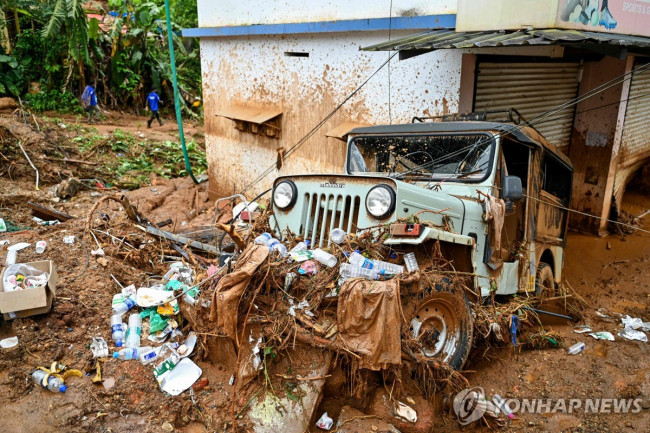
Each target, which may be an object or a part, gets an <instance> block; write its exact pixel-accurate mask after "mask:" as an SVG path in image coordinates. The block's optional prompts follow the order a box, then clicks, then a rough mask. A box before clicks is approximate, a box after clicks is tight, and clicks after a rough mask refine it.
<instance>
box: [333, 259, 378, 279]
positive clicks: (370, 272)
mask: <svg viewBox="0 0 650 433" xmlns="http://www.w3.org/2000/svg"><path fill="white" fill-rule="evenodd" d="M339 275H340V279H339V281H345V280H348V279H350V278H359V277H361V278H365V279H366V280H376V279H377V278H379V275H378V273H377V271H375V270H374V269H368V268H362V267H360V266H356V265H353V264H350V263H341V267H340V268H339Z"/></svg>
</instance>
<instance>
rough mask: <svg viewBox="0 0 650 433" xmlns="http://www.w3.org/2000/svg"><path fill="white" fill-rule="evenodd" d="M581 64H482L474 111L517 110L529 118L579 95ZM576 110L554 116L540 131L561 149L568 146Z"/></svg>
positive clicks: (539, 127) (538, 124)
mask: <svg viewBox="0 0 650 433" xmlns="http://www.w3.org/2000/svg"><path fill="white" fill-rule="evenodd" d="M578 70H579V64H578V63H551V62H549V63H483V62H481V63H479V66H478V72H477V78H476V92H475V97H474V111H481V110H502V109H503V110H507V109H509V108H515V109H517V110H518V111H519V112H520V113H521V114H522V115H523V116H524V117H525V118H526V119H532V118H533V117H535V116H537V115H539V114H542V113H544V112H546V111H548V110H551V109H554V108H556V107H557V106H558V105H560V104H563V103H565V102H567V101H569V100H572V99H574V98H575V97H576V96H577V95H578V85H579V83H578ZM573 117H574V107H573V106H571V107H568V108H565V109H563V110H560V111H558V112H556V113H554V114H552V115H551V116H550V117H549V119H550V121H547V122H540V123H535V124H534V125H535V127H536V128H537V130H538V131H539V132H540V133H541V134H542V135H543V136H544V137H545V138H546V139H547V140H548V141H550V142H551V143H553V144H555V145H556V146H558V147H560V148H564V147H565V146H568V144H569V140H570V138H571V128H572V127H573Z"/></svg>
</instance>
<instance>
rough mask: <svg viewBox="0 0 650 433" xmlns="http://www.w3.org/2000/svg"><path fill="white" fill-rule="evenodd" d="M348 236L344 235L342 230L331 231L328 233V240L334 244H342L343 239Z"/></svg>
mask: <svg viewBox="0 0 650 433" xmlns="http://www.w3.org/2000/svg"><path fill="white" fill-rule="evenodd" d="M347 235H348V234H347V233H345V230H343V229H338V228H337V229H332V231H331V232H330V240H331V241H332V242H334V243H335V244H342V243H343V242H345V238H346V236H347Z"/></svg>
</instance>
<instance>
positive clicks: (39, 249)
mask: <svg viewBox="0 0 650 433" xmlns="http://www.w3.org/2000/svg"><path fill="white" fill-rule="evenodd" d="M46 247H47V242H45V241H38V242H36V252H37V253H38V254H43V252H44V251H45V248H46Z"/></svg>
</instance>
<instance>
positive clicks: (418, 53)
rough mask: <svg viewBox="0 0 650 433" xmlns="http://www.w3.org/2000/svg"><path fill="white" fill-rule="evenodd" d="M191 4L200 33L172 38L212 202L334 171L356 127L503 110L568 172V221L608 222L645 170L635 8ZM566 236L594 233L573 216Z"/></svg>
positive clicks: (641, 58)
mask: <svg viewBox="0 0 650 433" xmlns="http://www.w3.org/2000/svg"><path fill="white" fill-rule="evenodd" d="M603 3H604V4H605V7H603ZM631 4H635V5H637V6H634V7H633V6H631ZM391 6H392V8H391ZM646 6H647V9H645V7H646ZM198 7H199V28H197V29H186V30H184V35H185V36H193V37H199V38H200V40H201V56H202V66H203V85H204V107H205V133H206V147H207V153H208V155H207V157H208V162H209V175H210V191H211V193H212V194H213V195H214V196H220V195H221V196H223V195H230V194H233V193H238V192H241V191H243V190H246V193H247V194H248V195H254V194H256V193H259V192H262V191H264V190H265V189H267V188H268V187H269V186H270V184H271V182H272V180H273V179H274V178H275V177H276V176H278V175H280V174H288V173H297V172H298V173H341V172H342V171H343V165H344V159H345V141H344V139H345V137H346V134H347V132H348V131H350V130H351V129H353V128H354V127H356V126H361V125H377V124H389V123H407V122H410V121H411V119H412V118H413V117H414V116H436V115H444V114H449V113H454V112H469V111H483V110H498V109H509V108H511V107H513V108H516V109H517V110H519V111H520V112H521V113H522V114H523V115H524V117H525V118H527V119H534V126H535V127H536V128H537V129H538V130H539V131H540V132H541V133H542V134H543V135H544V136H545V137H546V138H547V139H549V140H550V141H551V142H553V143H554V144H556V145H557V146H558V147H559V148H560V149H561V150H562V151H564V152H565V153H566V154H568V155H569V156H570V157H571V159H572V160H573V162H574V165H575V168H576V171H575V181H574V190H573V198H572V202H571V203H570V205H571V207H573V208H575V209H578V210H581V211H584V212H587V213H590V214H595V215H597V216H601V217H603V218H607V217H609V215H610V209H611V208H612V205H614V206H616V205H617V204H619V203H620V200H621V198H622V195H623V192H624V189H625V185H626V183H627V182H628V181H629V179H630V178H631V177H632V175H633V174H634V173H635V172H637V171H638V170H640V169H641V168H642V167H643V166H644V165H645V164H647V161H648V159H649V158H650V143H649V141H650V135H649V134H648V132H647V131H648V128H647V127H648V126H650V122H649V121H648V118H647V115H646V113H647V108H650V103H648V102H647V101H650V98H648V97H646V95H645V94H646V93H650V87H649V86H650V72H648V73H646V74H643V73H638V74H633V69H634V68H641V67H642V66H643V65H644V64H645V58H646V57H645V56H646V54H647V53H646V50H647V47H648V46H650V43H648V44H647V45H645V44H646V42H649V41H650V39H649V38H648V36H650V2H648V0H630V1H626V2H623V1H618V0H609V4H607V0H600V2H599V1H596V0H555V1H549V2H538V1H533V0H517V1H514V0H495V1H490V2H487V1H485V0H482V1H469V0H458V1H457V0H443V1H436V2H426V1H417V0H404V1H400V2H390V1H386V2H377V1H369V0H360V1H357V2H352V3H350V2H344V1H341V0H330V1H322V2H304V1H298V0H287V1H285V2H282V3H277V2H258V1H248V2H239V3H235V2H213V1H209V0H199V1H198ZM644 10H647V12H648V13H649V14H646V15H645V16H644V14H643V13H642V11H644ZM608 14H609V15H608ZM610 18H611V19H610ZM616 18H617V19H616ZM612 20H614V21H615V22H616V23H615V24H614V21H612ZM535 29H541V30H540V31H541V32H542V34H537V33H536V30H535ZM565 29H566V30H565ZM567 32H569V33H567ZM621 32H624V33H621ZM644 32H646V33H648V34H644ZM413 35H416V36H413ZM599 35H603V36H599ZM608 35H614V36H612V37H609V36H608ZM618 35H623V36H624V37H619V36H618ZM420 36H422V37H420ZM423 38H424V39H423ZM427 38H428V39H427ZM425 39H426V40H427V41H428V42H422V41H423V40H425ZM418 41H419V42H418ZM396 52H399V57H397V56H395V57H393V58H392V60H390V61H389V56H391V55H392V54H394V53H396ZM626 73H627V74H628V75H626V76H625V75H623V74H626ZM621 76H624V77H627V78H628V79H624V80H621V79H617V78H618V77H621ZM630 77H631V79H629V78H630ZM592 93H597V94H596V95H594V96H591V97H588V96H589V95H591V94H592ZM575 98H583V99H584V100H583V101H581V102H579V103H577V104H566V102H567V101H570V100H573V99H575ZM344 101H345V103H344V104H343V105H342V106H341V107H340V108H339V109H336V108H337V107H338V106H339V104H341V103H343V102H344ZM562 104H565V106H564V107H562V106H561V105H562ZM332 113H334V114H332ZM545 113H546V115H545ZM549 113H551V114H549ZM319 125H320V127H319V128H318V129H317V130H316V131H315V132H314V131H313V130H314V128H315V127H316V126H319ZM310 132H313V133H312V134H311V135H309V134H310ZM305 136H308V137H309V138H308V139H307V140H306V141H305V142H304V143H301V140H303V138H304V137H305ZM297 144H299V150H297V151H296V152H295V153H293V150H292V148H293V147H294V146H296V145H297ZM292 153H293V154H292ZM285 154H288V155H290V156H287V157H285ZM267 172H268V174H267V175H266V176H264V177H263V178H261V179H259V182H257V183H255V184H254V185H251V183H252V182H253V181H254V180H257V179H258V177H260V175H262V174H264V173H267ZM567 204H569V203H567ZM572 226H573V227H574V228H577V229H581V230H584V231H589V232H598V231H600V230H603V229H604V228H605V222H604V221H603V220H597V219H593V218H588V217H584V218H583V217H580V216H579V215H574V217H572Z"/></svg>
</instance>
